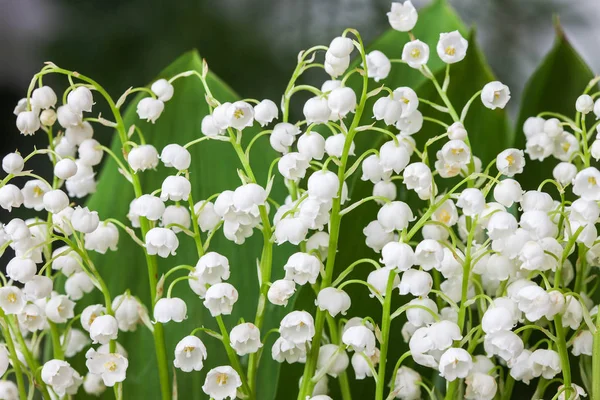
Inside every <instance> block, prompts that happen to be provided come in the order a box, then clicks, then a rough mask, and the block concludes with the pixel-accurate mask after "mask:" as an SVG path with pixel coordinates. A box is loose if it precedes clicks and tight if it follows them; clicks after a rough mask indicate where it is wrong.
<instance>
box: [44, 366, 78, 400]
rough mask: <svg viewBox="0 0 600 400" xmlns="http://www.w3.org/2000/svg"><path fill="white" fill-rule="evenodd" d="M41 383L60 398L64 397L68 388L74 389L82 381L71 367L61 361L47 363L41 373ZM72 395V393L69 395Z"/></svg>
mask: <svg viewBox="0 0 600 400" xmlns="http://www.w3.org/2000/svg"><path fill="white" fill-rule="evenodd" d="M41 376H42V381H44V383H45V384H46V385H48V386H50V387H52V390H53V391H54V392H55V393H56V394H57V395H58V396H60V397H62V396H64V395H65V394H66V393H67V391H68V390H69V388H71V387H72V386H75V387H76V388H77V387H78V386H79V384H81V382H82V381H83V379H82V378H81V376H80V375H79V374H78V373H77V371H75V370H74V369H73V368H72V367H71V365H70V364H69V363H68V362H66V361H63V360H50V361H47V362H46V363H45V364H44V366H43V367H42V371H41ZM69 394H74V393H69Z"/></svg>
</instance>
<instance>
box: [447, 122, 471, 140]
mask: <svg viewBox="0 0 600 400" xmlns="http://www.w3.org/2000/svg"><path fill="white" fill-rule="evenodd" d="M466 138H467V130H466V129H465V126H464V125H463V124H462V122H455V123H453V124H452V125H450V126H449V127H448V139H450V140H465V139H466Z"/></svg>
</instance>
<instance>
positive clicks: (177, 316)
mask: <svg viewBox="0 0 600 400" xmlns="http://www.w3.org/2000/svg"><path fill="white" fill-rule="evenodd" d="M186 318H187V305H186V304H185V302H184V301H183V300H181V299H180V298H177V297H171V298H162V299H160V300H158V301H157V302H156V304H155V305H154V319H155V320H156V322H160V323H161V324H164V323H167V322H169V321H174V322H181V321H183V320H184V319H186Z"/></svg>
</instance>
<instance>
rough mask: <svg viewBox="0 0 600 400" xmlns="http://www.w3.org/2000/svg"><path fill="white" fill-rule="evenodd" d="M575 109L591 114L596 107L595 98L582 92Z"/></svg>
mask: <svg viewBox="0 0 600 400" xmlns="http://www.w3.org/2000/svg"><path fill="white" fill-rule="evenodd" d="M575 109H576V110H577V112H580V113H582V114H589V113H591V112H592V110H593V109H594V100H593V99H592V96H590V95H589V94H582V95H581V96H579V97H578V98H577V101H576V102H575Z"/></svg>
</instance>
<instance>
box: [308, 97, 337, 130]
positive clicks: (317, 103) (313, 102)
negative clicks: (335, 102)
mask: <svg viewBox="0 0 600 400" xmlns="http://www.w3.org/2000/svg"><path fill="white" fill-rule="evenodd" d="M303 112H304V117H305V118H306V122H307V123H308V124H313V123H317V124H324V123H326V122H327V121H329V116H330V115H331V109H330V108H329V105H328V101H327V99H326V98H325V97H318V96H316V97H312V98H310V99H308V101H307V102H306V103H304V109H303Z"/></svg>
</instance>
